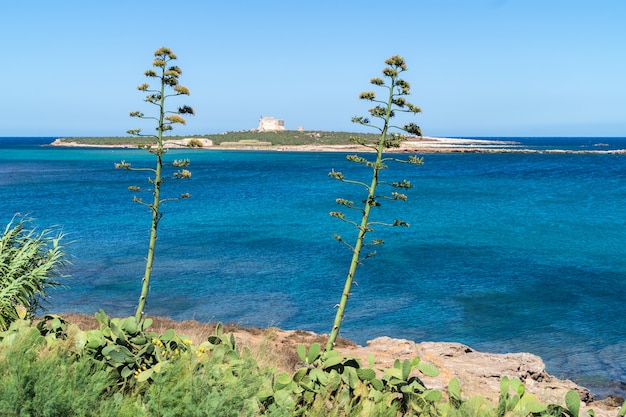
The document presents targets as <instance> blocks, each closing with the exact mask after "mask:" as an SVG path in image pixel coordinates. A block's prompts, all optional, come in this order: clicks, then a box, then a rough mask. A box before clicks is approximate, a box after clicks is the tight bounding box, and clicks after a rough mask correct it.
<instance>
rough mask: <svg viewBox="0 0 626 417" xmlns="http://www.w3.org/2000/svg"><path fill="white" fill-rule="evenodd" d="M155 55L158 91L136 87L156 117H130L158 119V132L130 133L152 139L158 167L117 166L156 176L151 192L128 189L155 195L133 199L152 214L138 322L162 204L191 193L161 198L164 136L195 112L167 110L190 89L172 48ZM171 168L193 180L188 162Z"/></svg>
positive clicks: (123, 163)
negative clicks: (182, 81)
mask: <svg viewBox="0 0 626 417" xmlns="http://www.w3.org/2000/svg"><path fill="white" fill-rule="evenodd" d="M154 56H155V59H154V61H153V62H152V66H153V68H154V69H149V70H147V71H146V72H145V75H146V76H147V77H148V78H153V79H155V80H156V81H157V82H158V86H157V89H151V88H150V85H149V84H147V83H144V84H141V85H140V86H138V87H137V89H138V90H139V91H142V92H145V93H147V95H146V96H145V99H144V101H145V102H146V103H149V104H151V105H154V106H156V108H157V112H156V116H146V115H145V114H144V113H143V112H141V111H132V112H130V116H131V117H136V118H139V119H149V120H156V121H157V126H156V131H157V133H156V134H154V135H145V134H142V133H141V129H132V130H129V131H128V133H129V134H131V135H135V136H138V137H142V138H148V139H150V142H149V144H146V145H143V146H142V147H143V148H144V149H146V150H147V151H149V152H150V153H152V154H154V155H155V158H156V166H155V168H134V167H132V165H131V164H130V163H128V162H126V161H121V162H118V163H116V164H115V167H116V168H121V169H126V170H131V171H144V172H145V171H147V172H149V173H150V174H151V175H153V177H151V178H149V179H148V182H149V184H150V186H151V188H150V189H148V190H142V189H141V187H139V186H136V185H133V186H130V187H129V190H131V191H134V192H137V193H141V192H144V191H146V192H150V193H152V200H151V202H144V200H143V198H142V197H138V196H135V197H133V201H135V202H136V203H139V204H141V205H143V206H145V207H147V208H149V209H150V213H151V215H152V222H151V226H150V238H149V241H148V255H147V256H146V267H145V271H144V276H143V279H142V286H141V294H140V296H139V301H138V303H137V310H136V312H135V318H136V320H137V321H139V320H140V319H141V318H142V317H143V314H144V308H145V305H146V300H147V297H148V291H149V288H150V278H151V276H152V265H153V262H154V252H155V247H156V241H157V230H158V225H159V221H160V220H161V216H162V213H161V212H160V205H161V203H163V202H165V201H167V200H177V199H182V198H188V197H189V194H181V195H180V196H179V197H178V198H166V199H163V198H162V197H161V185H162V184H163V180H164V179H165V178H167V177H166V176H165V175H164V173H163V167H164V161H163V155H164V154H165V153H166V152H167V149H165V148H164V147H163V133H164V132H167V131H170V130H172V129H173V128H174V125H176V124H185V123H186V122H185V119H184V118H183V116H182V115H183V114H191V115H193V114H194V110H193V109H192V108H191V107H189V106H187V105H184V106H181V107H179V108H178V110H177V111H170V110H167V108H166V106H165V104H166V99H167V98H171V97H176V96H180V95H189V89H188V88H187V87H184V86H182V85H180V84H179V83H178V78H179V77H180V75H181V73H182V70H181V69H180V68H179V67H178V66H175V65H171V66H168V65H169V64H170V62H171V61H174V60H176V58H177V57H176V55H175V54H174V53H173V52H172V51H171V50H170V49H169V48H166V47H162V48H159V49H157V50H156V51H155V52H154ZM172 165H173V166H174V167H176V168H179V169H178V170H177V171H176V172H174V173H173V174H172V176H171V178H175V179H187V178H191V172H190V171H189V170H187V169H186V167H187V166H189V160H188V159H186V160H177V161H174V162H173V163H172Z"/></svg>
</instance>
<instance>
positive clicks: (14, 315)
mask: <svg viewBox="0 0 626 417" xmlns="http://www.w3.org/2000/svg"><path fill="white" fill-rule="evenodd" d="M29 223H30V220H29V219H24V218H21V219H19V220H17V222H15V219H14V221H11V222H10V223H9V224H7V225H6V227H5V229H4V232H3V234H2V237H0V331H2V330H6V329H8V328H9V326H10V324H11V323H12V322H13V321H15V320H17V319H18V318H19V314H20V310H21V309H25V312H24V314H25V315H27V316H28V317H32V316H33V315H34V313H35V310H36V309H37V307H38V306H39V305H40V303H41V301H43V300H45V299H46V297H47V296H48V291H49V290H50V289H51V288H53V287H56V286H58V285H59V282H58V278H60V277H62V274H61V270H62V267H63V266H64V265H65V264H66V263H67V261H66V254H65V250H64V249H65V248H64V246H62V245H61V239H62V238H63V234H62V233H58V234H53V232H52V231H51V230H48V229H45V230H42V231H37V230H36V229H35V228H34V227H29ZM22 318H24V317H22Z"/></svg>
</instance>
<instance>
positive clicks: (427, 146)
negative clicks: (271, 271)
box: [49, 136, 626, 155]
mask: <svg viewBox="0 0 626 417" xmlns="http://www.w3.org/2000/svg"><path fill="white" fill-rule="evenodd" d="M190 139H193V138H188V139H185V140H182V141H180V140H170V141H168V140H166V141H165V142H164V147H165V148H168V149H193V150H200V151H203V150H204V151H215V150H228V151H232V150H239V151H275V152H373V151H372V150H368V149H364V147H363V146H361V145H356V144H346V145H319V144H309V145H260V144H259V145H257V144H247V143H246V144H241V145H233V144H232V143H229V145H226V146H223V145H210V146H202V147H189V146H187V144H186V143H187V142H186V141H188V140H190ZM521 145H522V144H521V143H519V142H515V141H504V140H488V139H460V138H438V137H429V136H423V137H422V139H420V140H408V141H406V142H402V144H401V146H400V147H399V148H397V149H389V150H387V152H389V153H520V154H600V155H611V154H617V155H620V154H626V149H612V150H601V149H581V150H572V149H531V148H523V147H520V146H521ZM49 146H59V147H76V148H104V149H107V148H119V149H126V148H137V145H136V144H133V143H120V144H115V145H93V144H83V143H79V142H75V141H71V139H64V138H57V139H56V140H54V141H53V142H52V143H50V144H49Z"/></svg>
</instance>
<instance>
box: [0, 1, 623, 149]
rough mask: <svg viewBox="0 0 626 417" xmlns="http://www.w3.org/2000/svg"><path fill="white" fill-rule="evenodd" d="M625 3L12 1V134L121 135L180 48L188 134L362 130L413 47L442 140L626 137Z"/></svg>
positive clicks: (419, 80)
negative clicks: (145, 88)
mask: <svg viewBox="0 0 626 417" xmlns="http://www.w3.org/2000/svg"><path fill="white" fill-rule="evenodd" d="M624 22H626V1H624V0H585V1H580V0H398V1H370V0H332V1H329V0H315V1H307V0H286V1H269V0H268V1H254V0H248V1H241V0H228V1H219V2H217V1H212V0H206V1H201V0H197V1H196V0H187V1H162V0H151V1H144V0H133V1H126V0H110V1H85V0H80V1H73V0H61V1H49V0H31V1H7V2H3V4H2V7H1V8H0V45H1V46H2V48H1V50H2V52H3V54H2V56H3V64H2V68H3V69H2V75H1V77H2V78H1V79H2V80H3V82H2V85H1V87H0V91H1V93H0V136H102V135H113V136H118V135H119V136H123V135H125V132H126V131H127V130H128V129H131V128H137V127H143V128H144V129H148V127H149V126H148V125H142V124H141V123H140V122H141V121H139V120H137V119H131V118H130V117H128V112H129V111H131V110H139V109H141V110H145V107H143V106H144V103H143V101H142V100H143V94H142V93H141V92H139V91H137V90H136V86H137V85H139V84H141V83H143V82H145V81H147V80H146V78H145V77H144V76H143V72H144V71H145V70H146V69H149V68H151V63H152V58H153V55H152V54H153V52H154V51H155V50H156V49H157V48H159V47H161V46H168V47H170V48H171V49H172V50H173V51H174V52H175V53H176V54H177V55H178V61H177V62H176V63H177V64H178V65H179V66H180V67H181V68H182V70H183V74H182V76H181V78H180V81H181V84H183V85H185V86H187V87H188V88H189V89H190V91H191V96H189V97H185V98H184V100H180V101H176V102H175V103H174V101H173V104H174V105H176V106H177V105H179V104H188V105H190V106H192V107H193V108H194V109H195V111H196V116H194V117H188V120H187V126H184V127H180V128H178V129H176V130H175V131H174V133H179V134H182V135H193V134H202V133H219V132H225V131H233V130H246V129H253V128H255V127H256V126H257V125H258V120H259V117H260V116H273V117H275V118H280V119H284V120H285V126H286V127H287V129H296V128H297V127H298V126H303V127H304V128H305V129H307V130H334V131H361V130H362V129H358V126H357V125H354V124H352V123H351V122H350V119H351V117H352V116H357V115H365V114H366V111H367V108H368V107H369V106H368V105H367V104H368V103H366V102H362V101H361V100H359V99H358V94H359V93H360V92H361V91H366V90H372V89H373V86H371V85H370V84H369V80H370V78H372V77H375V76H379V74H380V71H381V70H382V68H383V67H384V60H385V59H386V58H388V57H390V56H392V55H396V54H398V55H401V56H403V57H404V58H405V59H406V61H407V64H408V67H409V71H407V72H406V73H405V74H404V75H405V76H404V78H405V79H406V80H407V81H409V82H410V83H411V87H412V95H411V97H410V101H412V102H413V103H414V104H415V105H417V106H419V107H421V108H422V110H423V112H422V113H421V114H419V115H418V116H417V117H416V118H415V122H416V123H417V124H418V125H420V126H421V127H422V131H423V133H424V135H429V136H499V137H505V136H626V24H625V23H624Z"/></svg>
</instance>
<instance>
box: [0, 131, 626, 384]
mask: <svg viewBox="0 0 626 417" xmlns="http://www.w3.org/2000/svg"><path fill="white" fill-rule="evenodd" d="M52 140H53V138H33V139H24V138H20V139H11V138H0V150H1V152H0V224H5V223H6V222H7V221H9V220H10V219H11V217H12V216H13V215H14V214H15V213H22V214H30V215H31V216H32V217H34V218H36V224H37V225H39V226H41V227H49V226H51V225H59V227H61V228H62V230H63V231H64V232H65V233H66V234H67V240H68V241H72V243H71V244H70V245H69V246H68V251H69V252H70V253H71V254H72V257H73V264H72V266H71V267H70V268H69V270H68V272H69V273H70V274H71V277H69V278H67V279H65V280H64V283H65V284H67V286H68V288H67V289H62V290H57V291H54V293H53V298H52V300H51V305H49V306H48V310H52V311H55V312H64V311H76V312H85V313H93V312H95V311H97V310H98V309H100V308H104V309H105V311H107V312H108V313H109V314H112V315H130V314H133V313H134V305H135V303H136V300H137V298H138V295H139V294H138V292H139V287H140V280H141V276H142V275H143V259H144V257H145V245H146V243H147V238H148V232H149V214H148V213H147V211H146V210H147V209H145V208H143V207H141V206H139V205H137V204H135V203H133V202H132V201H131V198H132V194H131V193H130V192H129V191H127V190H126V187H127V186H128V185H132V184H138V185H142V186H143V185H145V182H144V181H145V177H146V175H145V174H141V173H131V172H127V171H120V170H115V169H114V168H113V163H114V162H116V161H119V160H122V159H125V160H127V161H131V162H133V163H135V164H136V165H141V163H142V162H146V163H149V161H150V155H148V154H146V153H145V152H143V151H139V150H132V149H115V150H111V149H85V148H72V149H69V148H65V149H59V148H52V147H45V146H44V147H42V146H40V145H39V144H40V143H49V142H51V141H52ZM516 140H519V141H521V142H523V143H524V144H525V145H528V146H531V147H535V148H538V149H544V148H567V149H596V148H592V146H593V144H594V143H607V144H609V147H602V148H601V149H602V150H604V149H616V148H626V139H624V138H622V139H615V138H594V139H589V138H585V139H582V138H581V139H578V138H567V139H564V138H559V139H555V138H543V139H525V138H516ZM186 157H188V158H190V159H191V161H192V165H191V167H190V169H191V171H192V173H193V177H192V179H191V180H190V181H187V182H169V183H167V184H166V188H165V190H167V192H170V193H171V195H176V194H179V193H180V192H189V193H191V195H192V198H191V199H189V200H184V201H179V202H168V203H166V205H165V206H164V209H163V211H164V217H163V219H162V221H161V224H160V233H159V242H158V247H157V258H156V265H155V268H154V275H153V284H152V288H151V293H150V297H149V299H148V306H147V313H148V314H154V315H164V316H170V317H172V318H175V319H197V320H219V321H223V322H237V323H240V324H242V325H249V326H268V325H272V326H279V327H282V328H288V329H296V328H298V329H307V330H312V331H315V332H321V333H328V332H329V330H330V326H331V323H332V319H333V317H334V306H335V304H337V302H338V301H339V296H340V293H341V288H342V286H343V282H344V278H345V274H346V272H347V267H348V264H349V258H350V252H349V251H348V249H346V248H344V247H343V246H342V245H340V244H339V243H338V242H336V241H335V240H334V239H333V238H332V235H333V234H334V233H338V234H341V235H342V236H344V237H346V238H348V237H349V236H351V235H352V233H353V231H352V229H350V228H348V227H347V226H346V225H345V224H343V223H341V222H339V221H337V220H336V219H333V218H331V217H330V216H329V215H328V212H329V211H332V210H336V209H337V208H338V207H337V206H336V204H335V203H334V201H335V198H337V197H345V198H349V199H353V200H356V201H360V200H361V199H362V198H363V195H362V192H361V191H362V190H361V189H359V188H358V187H354V186H348V185H345V184H341V183H339V182H337V181H334V180H331V179H329V178H328V177H327V173H328V171H329V170H330V169H331V168H334V169H335V170H341V171H343V172H344V173H345V174H346V175H347V176H348V175H350V176H356V177H358V176H360V175H362V174H366V172H364V171H362V170H361V168H360V167H359V166H356V165H353V164H349V163H347V162H346V161H345V155H343V154H339V153H298V152H269V151H268V152H263V151H257V152H246V151H202V150H196V151H188V150H177V151H172V152H171V153H170V154H168V158H172V159H173V158H186ZM386 175H389V176H390V177H389V179H391V180H397V179H404V178H406V179H409V180H411V182H412V183H413V184H414V186H415V187H414V188H413V189H412V190H410V191H409V192H408V195H409V201H408V202H406V203H402V202H389V203H384V204H383V206H382V207H381V208H380V209H378V210H376V213H375V216H376V219H377V220H381V221H385V220H393V218H395V217H398V218H401V219H402V220H405V221H407V222H409V223H410V224H411V227H410V228H409V229H398V228H393V229H392V228H377V229H376V231H375V233H374V234H373V235H372V237H381V238H383V239H384V240H385V242H386V243H385V245H383V246H382V247H378V248H377V252H378V253H377V254H376V256H375V257H373V258H370V259H368V260H366V261H365V265H364V266H363V267H362V268H361V269H360V270H359V271H358V272H357V277H356V281H357V282H358V286H356V287H355V288H354V289H353V296H352V297H351V298H350V302H349V304H348V309H347V312H346V319H345V322H344V325H343V327H342V335H343V336H344V337H348V338H351V339H353V340H355V341H357V342H359V343H361V344H364V343H365V342H366V341H367V340H369V339H372V338H374V337H377V336H382V335H388V336H392V337H397V338H406V339H411V340H415V341H427V340H428V341H454V342H461V343H465V344H468V345H470V346H472V347H473V348H475V349H478V350H484V351H491V352H517V351H527V352H532V353H534V354H537V355H539V356H541V357H542V358H543V359H544V361H545V362H546V364H547V367H548V372H550V373H552V374H553V375H556V376H558V377H567V378H570V379H573V380H574V381H576V382H578V383H580V384H583V385H585V386H587V387H589V388H591V389H592V390H593V391H594V392H595V393H596V394H598V395H606V394H614V395H622V396H624V395H626V320H624V316H625V313H626V303H625V299H626V298H625V294H626V257H625V256H624V253H625V252H626V247H625V243H624V242H626V216H625V213H624V202H625V201H626V155H607V154H603V155H598V154H576V155H572V154H432V155H425V164H424V165H423V166H421V167H414V166H408V165H394V166H393V167H392V169H390V170H389V172H388V173H386Z"/></svg>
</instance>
